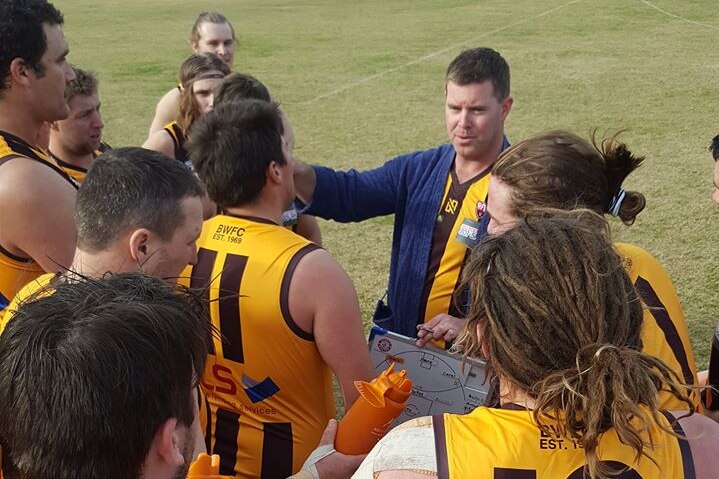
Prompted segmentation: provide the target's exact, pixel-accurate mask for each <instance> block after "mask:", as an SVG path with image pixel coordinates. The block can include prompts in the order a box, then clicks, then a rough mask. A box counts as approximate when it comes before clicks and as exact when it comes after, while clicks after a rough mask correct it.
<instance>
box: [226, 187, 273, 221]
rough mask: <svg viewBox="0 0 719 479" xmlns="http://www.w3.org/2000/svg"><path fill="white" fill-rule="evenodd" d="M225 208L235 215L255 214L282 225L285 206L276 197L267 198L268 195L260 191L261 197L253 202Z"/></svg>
mask: <svg viewBox="0 0 719 479" xmlns="http://www.w3.org/2000/svg"><path fill="white" fill-rule="evenodd" d="M224 210H225V211H226V212H227V213H228V214H230V215H233V216H254V217H257V218H264V219H267V220H270V221H272V222H274V223H277V224H278V225H282V213H283V212H284V211H285V208H284V207H283V206H282V204H281V203H280V202H278V201H277V199H276V198H267V195H264V194H263V193H260V197H259V198H257V200H256V201H255V202H253V203H247V204H244V205H242V206H232V207H228V208H224Z"/></svg>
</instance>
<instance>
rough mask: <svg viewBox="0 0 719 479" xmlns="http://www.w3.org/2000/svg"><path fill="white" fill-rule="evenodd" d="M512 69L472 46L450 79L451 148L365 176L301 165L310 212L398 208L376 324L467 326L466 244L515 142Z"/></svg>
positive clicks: (357, 213)
mask: <svg viewBox="0 0 719 479" xmlns="http://www.w3.org/2000/svg"><path fill="white" fill-rule="evenodd" d="M512 102H513V100H512V97H511V96H510V95H509V66H508V65H507V63H506V61H505V60H504V58H502V56H501V55H500V54H499V53H497V52H496V51H494V50H492V49H489V48H474V49H471V50H466V51H464V52H462V53H460V54H459V56H457V57H456V58H455V59H454V60H453V61H452V63H450V65H449V68H448V69H447V74H446V77H445V123H446V127H447V134H448V136H449V139H450V144H445V145H442V146H439V147H437V148H433V149H430V150H425V151H417V152H414V153H410V154H406V155H401V156H398V157H396V158H394V159H393V160H391V161H389V162H387V163H385V164H384V165H383V166H381V167H379V168H376V169H374V170H370V171H366V172H357V171H355V170H350V171H348V172H336V171H334V170H331V169H329V168H324V167H319V166H315V167H311V168H310V167H308V166H306V165H298V168H297V172H296V183H297V189H298V196H299V197H300V198H302V199H303V200H306V201H307V202H308V203H310V204H309V208H308V209H307V211H306V212H307V213H308V214H311V215H316V216H320V217H323V218H327V219H334V220H337V221H342V222H350V221H362V220H364V219H367V218H372V217H374V216H380V215H388V214H395V226H394V237H393V244H392V258H391V264H390V278H389V289H388V304H384V303H383V302H381V301H380V303H378V307H377V310H376V311H375V317H374V320H375V323H377V324H378V325H380V326H382V327H385V328H387V329H390V330H392V331H396V332H398V333H401V334H404V335H406V336H414V335H415V334H416V332H417V329H420V332H419V335H420V340H419V344H424V343H426V342H427V341H428V340H430V339H445V340H452V339H454V338H455V337H456V336H457V334H458V333H459V331H460V330H461V327H462V320H461V319H459V318H460V317H461V316H462V312H461V305H456V304H455V302H454V301H453V297H454V296H455V292H456V291H457V289H458V284H459V278H460V276H461V274H460V273H461V269H462V266H463V264H464V260H465V258H466V255H467V253H468V251H469V250H468V247H471V246H474V245H475V244H477V242H478V241H479V238H480V236H481V235H482V233H483V225H482V224H481V222H482V219H483V218H482V217H483V215H484V212H485V208H486V206H485V200H486V196H487V186H488V183H489V175H490V172H491V169H492V165H493V164H494V162H495V161H496V160H497V157H498V156H499V154H500V153H501V152H502V150H503V149H505V148H506V147H507V146H508V143H507V140H506V138H505V137H504V122H505V120H506V119H507V116H508V115H509V112H510V110H511V108H512Z"/></svg>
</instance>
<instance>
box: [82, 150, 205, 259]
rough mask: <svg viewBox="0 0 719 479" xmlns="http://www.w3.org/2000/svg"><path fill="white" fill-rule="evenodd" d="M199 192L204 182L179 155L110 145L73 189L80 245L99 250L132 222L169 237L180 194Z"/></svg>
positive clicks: (179, 212)
mask: <svg viewBox="0 0 719 479" xmlns="http://www.w3.org/2000/svg"><path fill="white" fill-rule="evenodd" d="M202 195H204V189H203V187H202V184H201V183H200V182H199V181H198V179H197V177H195V175H193V174H192V172H191V171H189V170H188V169H187V168H186V167H185V166H184V165H183V164H182V163H180V162H179V161H175V160H171V159H170V158H167V157H166V156H164V155H162V154H160V153H157V152H155V151H151V150H146V149H144V148H138V147H128V148H116V149H114V150H110V151H108V152H106V153H104V154H103V155H101V156H100V157H98V159H97V160H95V162H94V163H93V165H92V166H91V167H90V170H89V171H88V172H87V176H86V177H85V181H84V182H83V184H82V186H81V187H80V190H79V191H78V193H77V202H76V203H75V222H76V223H77V230H78V238H77V245H78V248H80V249H81V250H83V251H88V252H97V251H102V250H103V249H105V248H107V247H108V246H109V245H110V244H112V242H114V241H116V239H117V238H118V236H119V235H120V234H122V233H123V232H125V231H127V230H128V229H130V228H147V229H149V230H151V231H152V232H154V233H156V234H157V235H158V236H160V238H162V239H163V240H168V239H170V238H171V237H172V234H173V233H174V232H175V230H176V228H177V227H178V226H179V225H181V224H182V221H183V213H182V207H181V205H180V203H181V202H182V200H184V199H185V198H187V197H195V196H199V197H201V196H202Z"/></svg>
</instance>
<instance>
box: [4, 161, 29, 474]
mask: <svg viewBox="0 0 719 479" xmlns="http://www.w3.org/2000/svg"><path fill="white" fill-rule="evenodd" d="M15 158H18V156H16V155H12V156H6V157H5V158H0V166H2V165H4V164H5V163H7V162H8V161H10V160H14V159H15ZM0 254H4V255H5V256H7V257H8V258H10V259H11V260H13V261H17V262H18V263H32V258H21V257H20V256H16V255H14V254H12V253H11V252H9V251H8V250H6V249H5V248H3V246H2V245H0ZM0 479H1V478H0Z"/></svg>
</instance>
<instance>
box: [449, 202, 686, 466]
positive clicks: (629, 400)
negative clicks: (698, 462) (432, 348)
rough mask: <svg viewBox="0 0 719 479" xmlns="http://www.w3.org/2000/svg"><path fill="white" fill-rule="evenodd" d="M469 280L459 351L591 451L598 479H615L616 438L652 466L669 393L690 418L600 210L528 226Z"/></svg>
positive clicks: (477, 258) (469, 269)
mask: <svg viewBox="0 0 719 479" xmlns="http://www.w3.org/2000/svg"><path fill="white" fill-rule="evenodd" d="M557 215H560V216H557ZM464 282H465V285H466V286H468V287H469V289H470V295H471V310H470V312H469V314H468V316H467V323H466V327H465V328H464V330H463V332H462V334H461V335H460V337H459V338H458V346H459V348H461V349H463V350H464V353H465V355H467V356H475V357H486V360H487V366H488V369H489V370H490V371H491V373H493V374H496V375H498V376H499V377H500V378H502V379H504V380H505V381H507V382H508V383H509V384H510V385H511V387H513V388H515V389H517V390H520V391H523V392H526V394H527V395H528V397H530V398H531V399H533V400H534V401H535V404H536V407H535V408H534V412H533V414H534V419H535V421H536V423H537V424H538V426H539V428H540V429H542V430H543V431H544V432H547V433H549V432H550V431H549V428H548V427H547V426H548V424H552V425H554V426H555V427H558V429H559V433H560V434H561V435H562V436H564V437H567V438H569V439H572V440H575V441H576V442H578V443H579V444H581V445H582V447H583V448H584V452H585V454H586V471H587V473H588V477H591V478H592V479H604V478H607V477H610V476H611V471H610V470H608V469H607V466H606V465H604V464H602V463H600V458H599V457H598V456H597V447H598V445H599V440H600V437H601V435H602V433H604V432H606V431H607V430H609V429H614V431H616V433H617V435H618V436H619V439H620V440H621V441H622V442H623V443H624V444H626V445H628V446H630V447H631V448H632V449H633V450H634V451H635V452H636V459H637V460H639V458H640V457H641V456H646V457H648V458H650V459H651V457H650V454H649V453H650V452H651V451H650V450H651V445H652V437H651V434H648V433H649V431H651V430H652V429H651V427H650V426H653V425H659V427H660V428H661V429H663V430H664V431H667V432H668V433H672V431H671V429H670V428H668V427H667V426H664V425H665V424H666V422H665V421H662V420H661V419H660V414H661V413H660V409H659V402H658V399H657V393H658V392H659V391H660V390H661V389H662V388H665V389H667V390H669V391H670V392H671V393H672V394H674V395H675V396H676V397H677V398H679V399H680V400H682V401H684V402H686V403H687V405H688V406H689V409H690V410H691V409H692V407H693V405H692V402H691V401H690V399H689V398H688V397H687V396H686V393H685V391H686V389H684V387H683V386H682V385H681V384H680V379H679V377H678V376H677V374H676V373H675V372H674V371H672V370H671V369H670V368H669V367H668V366H667V365H666V364H664V363H663V362H662V361H661V360H659V359H657V358H654V357H652V356H648V355H646V354H643V353H642V352H641V349H642V344H641V339H640V333H641V327H642V306H641V302H640V300H639V297H638V296H637V293H636V291H635V290H634V287H633V286H632V283H631V280H630V279H629V277H628V276H627V273H626V272H625V270H624V268H623V266H622V260H621V258H620V257H619V256H618V254H617V253H616V252H615V250H614V248H613V247H612V244H611V243H610V241H609V237H608V231H607V226H606V222H605V221H604V220H603V218H601V217H600V216H599V215H597V214H595V213H593V212H592V211H589V210H576V211H574V212H564V213H563V214H561V213H560V212H557V211H554V212H552V213H551V214H546V213H545V214H543V215H542V217H528V218H525V219H524V220H522V221H520V222H519V224H518V225H517V226H516V227H515V228H513V229H512V230H510V231H508V232H506V233H504V234H502V235H500V236H497V237H494V238H491V239H489V240H487V241H486V242H485V243H483V244H482V247H480V248H477V249H476V250H475V251H474V252H473V253H472V256H471V259H470V260H469V263H468V265H467V266H466V268H465V274H464ZM478 330H479V333H481V339H480V337H479V336H478V334H479V333H478ZM483 353H486V354H483ZM648 449H649V451H648ZM614 473H615V474H616V471H614Z"/></svg>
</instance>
